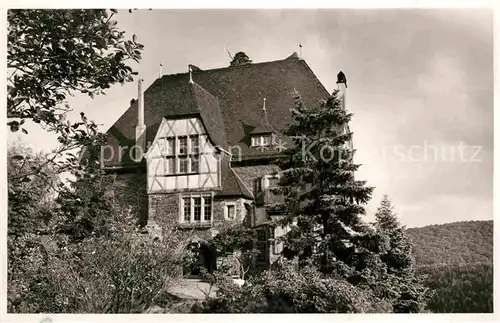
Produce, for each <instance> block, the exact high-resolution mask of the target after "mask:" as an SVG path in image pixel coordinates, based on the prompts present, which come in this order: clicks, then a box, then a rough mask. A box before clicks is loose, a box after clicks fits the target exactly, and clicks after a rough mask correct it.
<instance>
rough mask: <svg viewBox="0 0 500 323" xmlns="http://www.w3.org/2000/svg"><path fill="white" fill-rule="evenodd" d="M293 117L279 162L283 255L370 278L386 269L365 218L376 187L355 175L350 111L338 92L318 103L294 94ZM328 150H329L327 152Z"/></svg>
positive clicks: (360, 279)
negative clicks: (290, 143)
mask: <svg viewBox="0 0 500 323" xmlns="http://www.w3.org/2000/svg"><path fill="white" fill-rule="evenodd" d="M295 103H296V105H295V108H294V109H293V122H292V123H291V124H290V125H289V127H288V129H287V130H286V131H285V134H286V135H287V136H289V137H290V138H291V139H292V140H293V142H294V147H292V148H290V149H288V150H287V151H286V156H287V157H286V158H285V159H284V160H283V161H281V162H279V166H280V168H281V173H280V174H281V178H280V182H279V186H280V187H279V192H280V193H283V194H284V196H285V204H284V208H282V209H281V210H280V212H281V213H282V214H284V217H283V221H282V224H283V225H286V226H290V227H291V230H290V231H289V232H288V233H287V234H286V235H285V238H284V239H285V246H286V251H285V252H284V254H285V256H287V257H288V258H290V257H295V256H298V257H299V259H300V260H301V261H305V262H307V261H312V262H314V263H315V264H316V265H317V266H318V268H319V269H320V271H321V272H322V273H324V274H329V275H330V274H331V275H338V276H339V277H343V278H344V279H347V280H348V281H349V282H351V283H353V284H372V283H375V281H377V280H378V278H376V277H377V276H380V275H383V274H384V269H383V266H381V262H380V259H379V257H378V253H379V252H380V248H381V241H380V236H379V235H378V234H377V232H375V230H373V228H370V226H368V225H366V224H365V223H364V222H363V221H362V220H361V215H363V214H364V213H365V210H364V208H363V206H362V205H363V204H365V203H367V202H368V201H369V199H370V197H371V193H372V190H373V188H372V187H367V186H366V185H365V182H364V181H360V180H356V179H355V178H354V173H355V171H357V170H358V168H359V165H357V164H354V163H353V161H352V157H353V154H354V152H353V151H352V150H350V149H349V148H348V147H349V145H348V142H349V141H350V140H351V136H352V133H350V132H347V131H346V129H347V127H346V126H347V124H348V123H349V121H350V120H351V117H352V115H351V114H350V113H348V112H347V111H346V110H345V109H344V108H343V106H342V105H341V103H340V101H339V99H338V98H337V92H335V93H333V94H332V95H331V96H330V98H329V99H328V100H327V101H325V102H323V103H322V104H321V105H320V106H317V107H307V108H306V107H305V106H304V105H303V103H302V100H301V98H300V96H299V95H298V94H297V95H296V97H295ZM325 151H326V153H325Z"/></svg>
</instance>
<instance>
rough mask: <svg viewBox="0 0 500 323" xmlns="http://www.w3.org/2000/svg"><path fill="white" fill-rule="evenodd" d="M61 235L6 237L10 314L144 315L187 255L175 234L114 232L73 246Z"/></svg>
mask: <svg viewBox="0 0 500 323" xmlns="http://www.w3.org/2000/svg"><path fill="white" fill-rule="evenodd" d="M59 237H60V238H59V239H58V240H59V241H56V239H54V237H50V236H46V237H45V240H46V241H42V240H43V239H41V237H40V236H36V235H31V236H23V237H21V238H10V237H9V251H10V254H9V292H8V296H9V297H8V298H9V299H8V310H9V312H17V313H38V312H49V313H142V312H143V311H145V310H146V309H148V308H149V307H151V306H152V305H155V304H156V303H157V302H160V301H162V300H161V298H163V301H164V294H165V293H166V292H167V291H168V289H169V288H170V287H171V286H172V285H173V284H175V283H176V282H177V280H178V279H179V278H180V277H181V275H182V266H183V265H184V264H185V263H186V261H189V260H190V259H187V258H189V257H190V256H191V255H190V254H189V253H186V252H184V250H181V249H179V248H178V246H179V245H180V242H179V238H178V236H177V235H176V234H173V233H169V234H166V235H165V236H164V239H163V240H154V239H150V238H149V237H147V236H141V235H140V234H138V233H134V232H115V233H113V234H111V235H110V236H109V237H96V238H89V239H86V240H84V241H82V242H80V243H76V244H74V243H67V240H68V239H67V238H66V239H64V237H65V236H64V235H60V236H59ZM64 240H66V241H64ZM47 242H48V243H47ZM162 305H164V304H162Z"/></svg>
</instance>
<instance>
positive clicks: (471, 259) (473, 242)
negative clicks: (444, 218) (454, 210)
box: [407, 221, 493, 266]
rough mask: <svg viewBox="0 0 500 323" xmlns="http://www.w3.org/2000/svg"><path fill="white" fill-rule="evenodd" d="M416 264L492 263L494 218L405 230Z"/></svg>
mask: <svg viewBox="0 0 500 323" xmlns="http://www.w3.org/2000/svg"><path fill="white" fill-rule="evenodd" d="M407 232H408V234H409V235H410V237H411V239H412V241H413V243H414V244H415V247H414V250H413V255H414V256H415V260H416V262H417V265H418V266H427V265H444V264H447V265H452V264H465V263H467V264H477V263H487V264H493V221H465V222H454V223H447V224H441V225H430V226H426V227H422V228H410V229H408V230H407Z"/></svg>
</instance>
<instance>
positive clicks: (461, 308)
mask: <svg viewBox="0 0 500 323" xmlns="http://www.w3.org/2000/svg"><path fill="white" fill-rule="evenodd" d="M418 274H419V276H421V277H422V278H423V279H424V283H425V285H426V286H427V287H429V288H431V289H432V290H434V291H435V292H434V295H433V297H432V298H431V299H430V300H429V302H428V307H429V310H431V311H432V312H434V313H493V286H494V285H493V264H491V263H484V264H481V263H474V264H461V265H459V264H451V265H430V266H423V267H421V268H419V269H418Z"/></svg>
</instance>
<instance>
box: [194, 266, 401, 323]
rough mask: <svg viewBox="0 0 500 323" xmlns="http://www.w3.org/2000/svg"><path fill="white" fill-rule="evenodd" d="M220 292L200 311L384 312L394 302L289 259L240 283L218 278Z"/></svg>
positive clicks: (197, 310) (387, 310)
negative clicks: (325, 275)
mask: <svg viewBox="0 0 500 323" xmlns="http://www.w3.org/2000/svg"><path fill="white" fill-rule="evenodd" d="M217 287H218V291H217V295H216V297H213V298H210V297H209V298H207V299H206V300H204V301H203V302H202V303H201V304H197V305H196V306H194V307H193V309H192V310H193V312H195V313H196V312H197V313H383V312H389V311H390V310H391V305H390V304H389V303H387V302H385V301H382V300H380V299H377V298H376V297H374V296H373V295H372V294H371V292H370V291H369V290H364V289H361V288H359V287H356V286H353V285H351V284H349V283H347V282H346V281H345V280H339V279H332V278H324V276H322V275H321V273H320V272H319V271H318V270H317V269H314V268H312V267H305V268H301V269H299V268H298V267H297V266H296V264H293V263H290V262H286V263H284V264H282V265H281V266H279V267H277V268H274V269H271V270H268V271H265V272H263V273H262V274H260V275H258V276H256V277H254V278H251V279H250V280H249V281H248V282H247V283H245V285H243V286H241V287H240V286H238V285H236V284H234V283H232V281H230V279H229V278H224V277H219V278H218V279H217Z"/></svg>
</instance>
